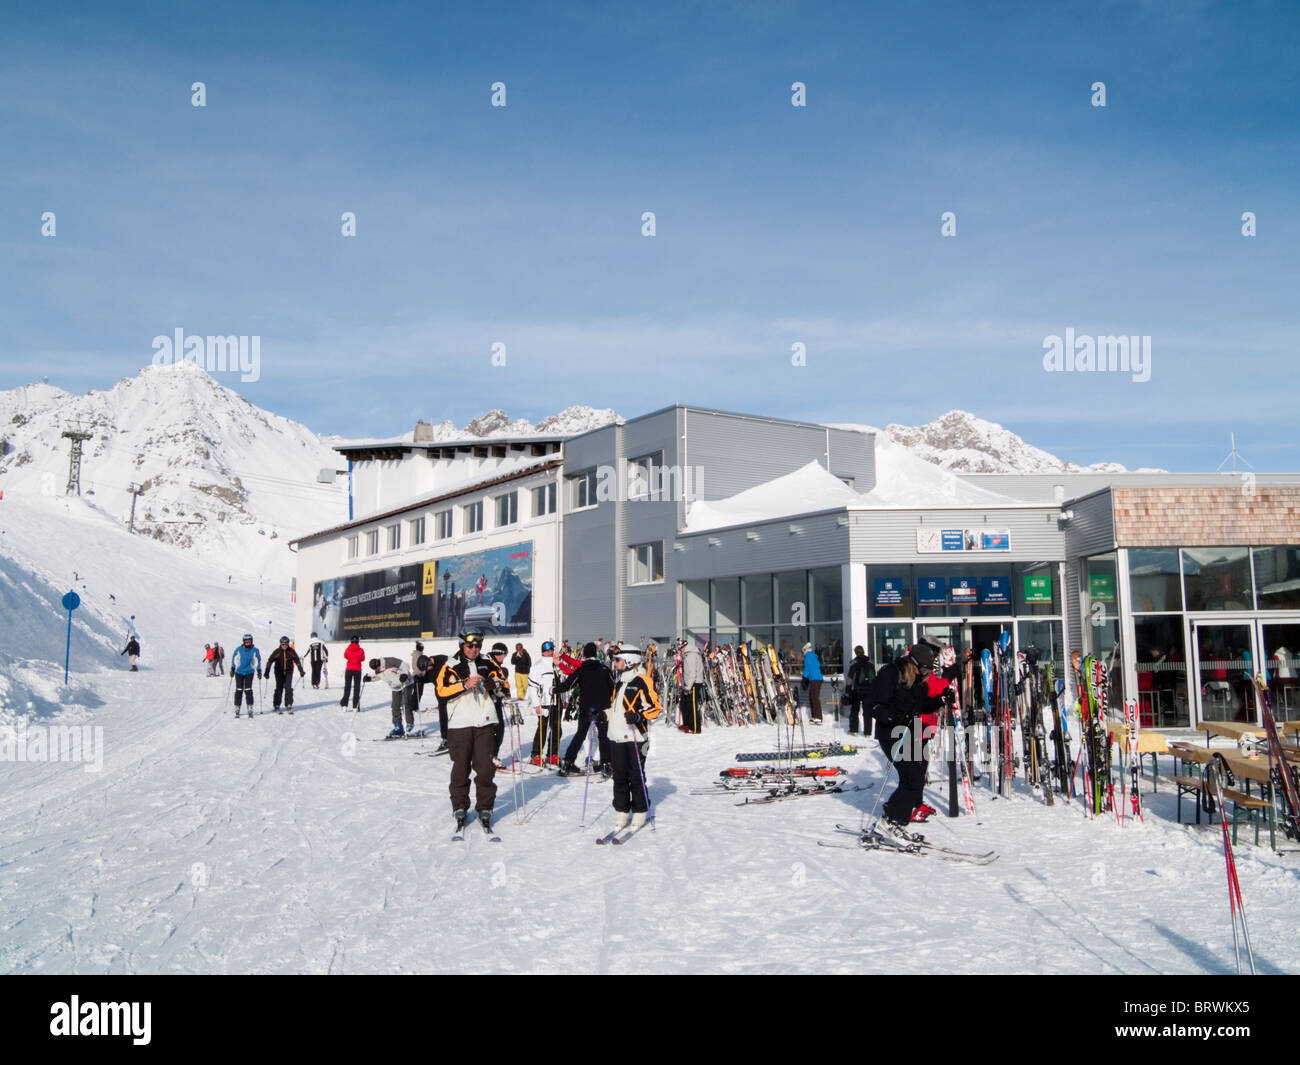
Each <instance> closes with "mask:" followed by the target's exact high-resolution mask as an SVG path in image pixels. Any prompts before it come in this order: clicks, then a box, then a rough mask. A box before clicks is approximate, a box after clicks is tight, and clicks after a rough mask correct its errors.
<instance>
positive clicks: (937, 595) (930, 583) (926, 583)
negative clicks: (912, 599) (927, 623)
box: [916, 577, 948, 606]
mask: <svg viewBox="0 0 1300 1065" xmlns="http://www.w3.org/2000/svg"><path fill="white" fill-rule="evenodd" d="M916 602H917V605H919V606H947V605H948V578H947V577H919V578H917V581H916Z"/></svg>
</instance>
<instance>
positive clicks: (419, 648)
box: [415, 640, 424, 651]
mask: <svg viewBox="0 0 1300 1065" xmlns="http://www.w3.org/2000/svg"><path fill="white" fill-rule="evenodd" d="M415 649H416V650H417V651H423V650H424V644H422V643H421V642H420V641H419V640H416V641H415Z"/></svg>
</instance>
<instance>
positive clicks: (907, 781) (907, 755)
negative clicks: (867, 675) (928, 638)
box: [867, 643, 944, 828]
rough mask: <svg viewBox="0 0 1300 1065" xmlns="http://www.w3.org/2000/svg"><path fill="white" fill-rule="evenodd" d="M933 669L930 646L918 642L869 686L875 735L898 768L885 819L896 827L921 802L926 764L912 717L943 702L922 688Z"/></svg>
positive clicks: (918, 725) (868, 694) (899, 825)
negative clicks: (894, 787) (896, 783)
mask: <svg viewBox="0 0 1300 1065" xmlns="http://www.w3.org/2000/svg"><path fill="white" fill-rule="evenodd" d="M933 669H934V648H933V647H931V646H930V645H929V644H927V643H918V644H915V645H914V646H912V647H911V648H909V649H908V651H907V653H906V654H905V655H902V656H900V657H899V658H898V659H897V660H896V661H894V662H890V663H889V664H888V665H886V666H884V667H883V668H882V669H881V670H880V672H879V673H877V674H876V679H875V680H873V681H872V682H871V687H870V689H868V691H867V705H868V706H869V707H870V708H871V716H872V718H874V719H875V722H876V739H877V740H879V741H880V746H881V747H882V748H884V751H885V757H886V758H888V759H889V760H890V762H892V763H893V766H894V768H895V769H896V770H898V787H897V788H896V789H895V791H894V794H893V795H891V796H890V797H889V800H888V801H887V802H886V803H885V819H886V821H887V822H888V823H889V824H890V825H892V826H894V827H895V828H900V827H903V826H906V825H907V824H908V823H909V822H910V821H911V819H912V811H913V810H915V809H916V808H917V807H918V806H919V805H921V797H922V793H923V791H924V788H925V765H926V763H925V760H924V755H923V753H922V746H921V725H920V722H918V721H917V720H916V718H917V717H918V716H919V715H920V714H924V713H933V712H934V711H936V710H938V708H939V707H940V706H942V705H943V704H944V698H943V697H942V696H935V697H933V698H931V697H930V696H929V695H928V694H927V692H926V685H925V677H926V675H927V674H929V673H930V672H931V671H932V670H933ZM900 741H901V742H900ZM895 752H897V755H896V754H895Z"/></svg>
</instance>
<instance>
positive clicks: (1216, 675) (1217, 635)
mask: <svg viewBox="0 0 1300 1065" xmlns="http://www.w3.org/2000/svg"><path fill="white" fill-rule="evenodd" d="M1188 621H1189V624H1190V625H1191V632H1192V645H1191V651H1192V662H1193V664H1194V665H1195V672H1196V692H1197V698H1198V701H1199V704H1200V705H1199V716H1200V720H1202V721H1242V722H1246V723H1248V724H1258V714H1257V712H1256V710H1255V697H1254V689H1253V687H1252V685H1251V681H1250V674H1251V671H1252V670H1253V669H1254V663H1256V662H1258V661H1259V653H1258V648H1257V647H1256V646H1255V637H1256V631H1255V630H1256V627H1257V626H1256V624H1255V623H1253V622H1235V623H1234V622H1230V623H1224V622H1222V621H1208V620H1205V619H1201V618H1189V619H1188Z"/></svg>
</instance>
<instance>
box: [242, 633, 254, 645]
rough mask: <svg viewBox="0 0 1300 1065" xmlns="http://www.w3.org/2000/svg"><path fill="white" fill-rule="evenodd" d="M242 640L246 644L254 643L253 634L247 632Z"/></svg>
mask: <svg viewBox="0 0 1300 1065" xmlns="http://www.w3.org/2000/svg"><path fill="white" fill-rule="evenodd" d="M241 638H242V639H243V640H244V642H246V643H252V642H253V634H252V633H251V632H246V633H244V635H243V636H242V637H241Z"/></svg>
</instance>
